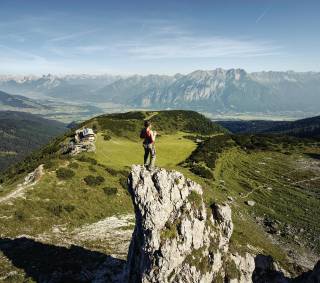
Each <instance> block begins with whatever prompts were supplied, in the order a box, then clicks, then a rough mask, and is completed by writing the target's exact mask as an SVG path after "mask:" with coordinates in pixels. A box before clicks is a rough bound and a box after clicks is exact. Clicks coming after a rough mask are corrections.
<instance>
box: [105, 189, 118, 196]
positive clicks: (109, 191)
mask: <svg viewBox="0 0 320 283" xmlns="http://www.w3.org/2000/svg"><path fill="white" fill-rule="evenodd" d="M103 191H104V193H105V194H106V195H108V196H111V195H116V194H117V192H118V189H117V188H115V187H111V188H109V187H104V188H103Z"/></svg>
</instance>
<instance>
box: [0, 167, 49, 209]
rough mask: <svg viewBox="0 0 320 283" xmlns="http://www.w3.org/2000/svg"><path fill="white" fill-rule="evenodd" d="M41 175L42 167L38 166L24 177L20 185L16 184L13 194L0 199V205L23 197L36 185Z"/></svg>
mask: <svg viewBox="0 0 320 283" xmlns="http://www.w3.org/2000/svg"><path fill="white" fill-rule="evenodd" d="M43 174H44V172H43V165H40V166H39V167H38V168H36V169H35V170H34V171H33V172H31V173H29V174H28V175H27V176H26V177H25V179H24V182H23V183H22V184H18V185H17V188H16V189H15V190H14V191H13V192H10V193H9V194H7V195H6V196H4V197H0V204H2V203H7V202H8V201H10V200H12V199H16V198H18V197H23V195H24V193H25V191H26V190H27V189H28V188H31V187H32V186H34V185H35V184H37V182H38V181H39V180H40V178H41V177H42V175H43Z"/></svg>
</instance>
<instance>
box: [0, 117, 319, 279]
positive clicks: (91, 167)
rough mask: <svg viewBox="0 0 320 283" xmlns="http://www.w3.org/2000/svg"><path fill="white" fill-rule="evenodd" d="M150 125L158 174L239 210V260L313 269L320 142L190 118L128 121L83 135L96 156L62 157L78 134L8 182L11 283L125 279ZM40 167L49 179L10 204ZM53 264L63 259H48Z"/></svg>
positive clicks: (4, 193) (1, 274)
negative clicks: (176, 174)
mask: <svg viewBox="0 0 320 283" xmlns="http://www.w3.org/2000/svg"><path fill="white" fill-rule="evenodd" d="M144 118H150V119H151V121H152V122H153V124H154V127H155V129H156V130H157V131H158V132H159V134H160V135H159V137H158V139H157V161H156V164H157V166H159V167H163V168H166V169H174V170H177V171H180V172H182V173H183V174H184V175H185V176H187V177H189V178H190V179H192V180H194V181H196V182H197V183H199V184H200V185H201V186H202V188H203V191H204V201H205V204H206V205H207V206H208V207H210V205H211V204H212V203H213V202H226V203H229V205H230V206H231V208H232V218H233V222H234V225H235V227H234V233H233V236H232V238H231V244H230V249H231V250H233V251H237V252H239V253H244V252H247V251H248V252H251V253H254V254H257V253H261V254H266V255H271V256H272V257H273V258H274V259H275V260H276V261H277V262H278V263H279V264H280V266H281V267H282V268H283V269H285V270H286V272H287V273H288V274H292V275H296V274H297V273H298V272H300V271H301V270H306V269H309V268H311V267H312V266H313V265H314V264H315V262H316V260H317V258H319V254H320V239H319V237H318V235H319V232H320V231H319V225H318V219H317V217H315V216H316V215H319V213H320V211H319V209H320V205H319V204H320V198H319V196H320V195H319V194H320V183H319V182H320V179H318V177H317V176H318V175H319V170H320V162H319V154H320V149H319V148H320V147H319V141H317V140H315V139H309V140H307V139H299V138H287V137H281V136H280V137H278V138H274V137H272V136H268V137H263V136H262V137H259V136H254V135H252V136H241V135H239V136H238V135H230V133H229V132H228V131H227V130H225V129H224V128H222V127H221V126H219V125H218V124H216V123H213V122H211V121H210V120H208V119H207V118H205V117H204V116H202V115H200V114H198V113H195V112H191V111H158V112H128V113H123V114H108V115H102V116H98V117H96V118H92V119H90V120H88V121H86V122H83V123H82V124H81V125H79V127H83V126H88V127H92V128H94V129H95V131H96V132H97V135H96V137H97V140H96V152H92V153H81V154H79V155H76V156H74V157H71V156H68V155H64V154H62V148H63V145H65V144H67V143H68V141H69V139H70V137H71V136H72V133H73V130H70V131H69V132H67V133H65V134H64V135H63V136H60V137H59V138H57V139H55V140H54V141H52V142H51V143H50V144H48V145H47V146H46V147H44V148H43V149H42V150H39V151H37V152H35V153H34V154H33V155H31V156H29V157H28V158H27V159H26V160H25V161H23V162H21V163H19V164H17V165H16V166H15V167H14V168H12V170H10V171H7V172H5V173H3V174H2V175H1V177H0V179H1V187H0V200H3V201H0V215H1V217H0V226H1V227H2V229H1V231H0V236H1V239H0V266H1V268H0V278H1V280H2V281H3V282H33V281H38V280H39V278H47V277H48V276H53V274H57V276H58V275H59V276H60V275H61V274H62V275H61V276H64V277H63V278H69V277H68V276H71V275H72V276H75V274H78V275H77V276H80V275H81V278H82V280H84V281H85V278H93V277H94V276H97V274H99V270H100V269H101V268H102V265H103V264H106V262H109V261H108V259H110V267H109V268H111V266H112V267H113V268H116V269H117V268H120V269H121V266H122V265H123V262H124V260H126V250H127V248H128V245H129V242H130V239H131V232H132V230H133V228H134V214H133V206H132V201H131V197H130V195H129V194H128V190H127V177H128V174H129V171H130V168H131V165H132V164H139V163H140V164H141V163H142V157H143V150H142V146H141V141H140V139H139V131H140V129H141V125H142V120H143V119H144ZM40 164H44V168H43V175H41V177H39V178H38V179H37V180H35V182H34V183H32V184H31V185H30V186H28V187H26V188H25V190H23V193H21V194H18V195H17V196H16V197H9V198H8V196H10V194H12V193H13V192H15V191H16V190H18V189H19V188H21V185H19V184H22V183H23V182H24V177H25V176H26V175H27V173H30V172H31V171H33V170H34V169H35V168H37V167H38V166H39V165H40ZM248 201H254V203H255V204H254V205H253V206H249V205H248V204H247V202H248ZM50 254H52V255H55V256H52V257H51V259H50V257H47V255H50ZM57 257H58V258H59V262H57V261H56V260H55V259H56V258H57ZM44 258H46V259H45V262H46V263H47V266H50V267H45V266H44V264H43V260H44ZM57 270H60V271H59V272H58V273H57ZM68 274H69V275H68ZM70 274H71V275H70ZM79 274H80V275H79ZM86 276H87V277H86ZM83 278H84V279H83Z"/></svg>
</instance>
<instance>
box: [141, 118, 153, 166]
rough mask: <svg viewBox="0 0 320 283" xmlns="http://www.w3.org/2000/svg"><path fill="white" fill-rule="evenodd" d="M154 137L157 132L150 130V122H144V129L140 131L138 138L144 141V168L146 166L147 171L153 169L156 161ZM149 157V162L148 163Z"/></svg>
mask: <svg viewBox="0 0 320 283" xmlns="http://www.w3.org/2000/svg"><path fill="white" fill-rule="evenodd" d="M156 136H157V132H156V131H152V130H151V123H150V121H144V128H143V129H142V130H141V133H140V138H142V139H144V140H143V148H144V166H146V167H147V168H148V169H149V170H152V169H153V168H154V164H155V161H156V148H155V144H154V142H155V140H156ZM149 157H150V161H148V159H149Z"/></svg>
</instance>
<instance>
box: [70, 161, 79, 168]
mask: <svg viewBox="0 0 320 283" xmlns="http://www.w3.org/2000/svg"><path fill="white" fill-rule="evenodd" d="M69 167H70V168H73V169H78V168H79V164H78V163H76V162H72V163H70V164H69Z"/></svg>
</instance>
